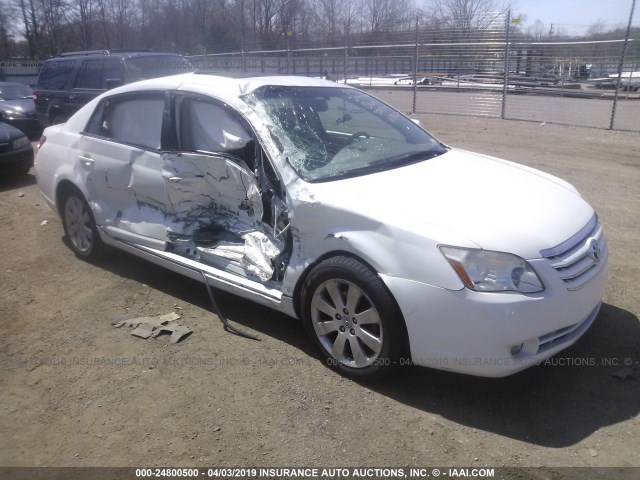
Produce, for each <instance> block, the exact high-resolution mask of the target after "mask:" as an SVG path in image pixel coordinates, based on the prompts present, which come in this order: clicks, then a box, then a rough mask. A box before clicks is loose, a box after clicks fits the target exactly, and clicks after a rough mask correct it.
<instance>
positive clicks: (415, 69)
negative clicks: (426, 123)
mask: <svg viewBox="0 0 640 480" xmlns="http://www.w3.org/2000/svg"><path fill="white" fill-rule="evenodd" d="M418 15H419V13H417V12H416V51H415V56H414V58H413V113H414V114H415V113H416V102H417V100H418Z"/></svg>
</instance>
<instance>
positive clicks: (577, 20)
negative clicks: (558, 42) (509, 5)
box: [513, 0, 640, 33]
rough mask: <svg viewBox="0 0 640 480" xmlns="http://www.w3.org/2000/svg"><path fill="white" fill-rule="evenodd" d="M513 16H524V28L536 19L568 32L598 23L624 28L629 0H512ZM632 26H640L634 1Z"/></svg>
mask: <svg viewBox="0 0 640 480" xmlns="http://www.w3.org/2000/svg"><path fill="white" fill-rule="evenodd" d="M513 3H514V4H515V12H516V13H524V14H526V15H527V20H526V24H525V25H532V24H533V23H534V22H535V21H536V20H537V19H540V21H542V23H544V24H545V25H547V26H550V25H551V24H552V23H553V24H555V25H561V26H562V27H563V28H565V29H566V30H569V32H570V33H573V32H572V31H573V30H574V29H577V28H582V29H584V28H586V27H588V26H589V25H593V24H594V23H596V22H597V21H598V20H602V21H603V22H604V23H605V24H606V26H607V27H623V28H626V26H627V22H628V21H629V13H630V11H631V3H632V0H515V2H513ZM633 25H634V26H640V0H636V7H635V11H634V14H633Z"/></svg>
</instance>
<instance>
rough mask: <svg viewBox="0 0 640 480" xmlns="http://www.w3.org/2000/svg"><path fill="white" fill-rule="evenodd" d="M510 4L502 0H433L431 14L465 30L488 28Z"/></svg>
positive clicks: (453, 26) (445, 22) (449, 25)
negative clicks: (497, 15) (497, 14)
mask: <svg viewBox="0 0 640 480" xmlns="http://www.w3.org/2000/svg"><path fill="white" fill-rule="evenodd" d="M507 9H508V4H507V3H505V2H504V1H501V0H431V9H430V10H431V14H432V16H433V18H434V19H435V20H436V21H439V22H441V23H442V24H444V25H446V26H447V27H450V28H455V29H459V30H463V31H469V30H472V29H482V28H487V27H488V26H490V25H492V24H493V22H495V19H496V13H504V12H506V11H507Z"/></svg>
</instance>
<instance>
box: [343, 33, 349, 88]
mask: <svg viewBox="0 0 640 480" xmlns="http://www.w3.org/2000/svg"><path fill="white" fill-rule="evenodd" d="M348 46H349V32H348V30H347V24H346V23H345V24H344V72H343V73H344V84H345V85H346V84H347V58H348V53H347V48H348Z"/></svg>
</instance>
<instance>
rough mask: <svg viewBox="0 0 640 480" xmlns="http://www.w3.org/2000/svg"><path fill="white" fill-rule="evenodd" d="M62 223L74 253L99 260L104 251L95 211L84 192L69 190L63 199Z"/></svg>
mask: <svg viewBox="0 0 640 480" xmlns="http://www.w3.org/2000/svg"><path fill="white" fill-rule="evenodd" d="M61 216H62V225H63V227H64V233H65V234H66V235H67V239H68V240H69V244H70V246H71V249H72V250H73V251H74V253H75V254H76V255H77V256H79V257H80V258H83V259H85V260H97V259H99V258H100V257H101V256H102V254H103V252H104V248H105V247H104V244H103V243H102V240H101V239H100V235H99V234H98V229H97V228H96V222H95V220H94V219H93V213H92V212H91V209H90V208H89V205H88V204H87V201H86V200H85V199H84V197H83V196H82V194H81V193H80V192H79V191H78V190H76V189H75V188H74V189H73V190H70V191H68V192H67V193H66V194H65V195H64V197H63V200H62V209H61Z"/></svg>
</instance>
